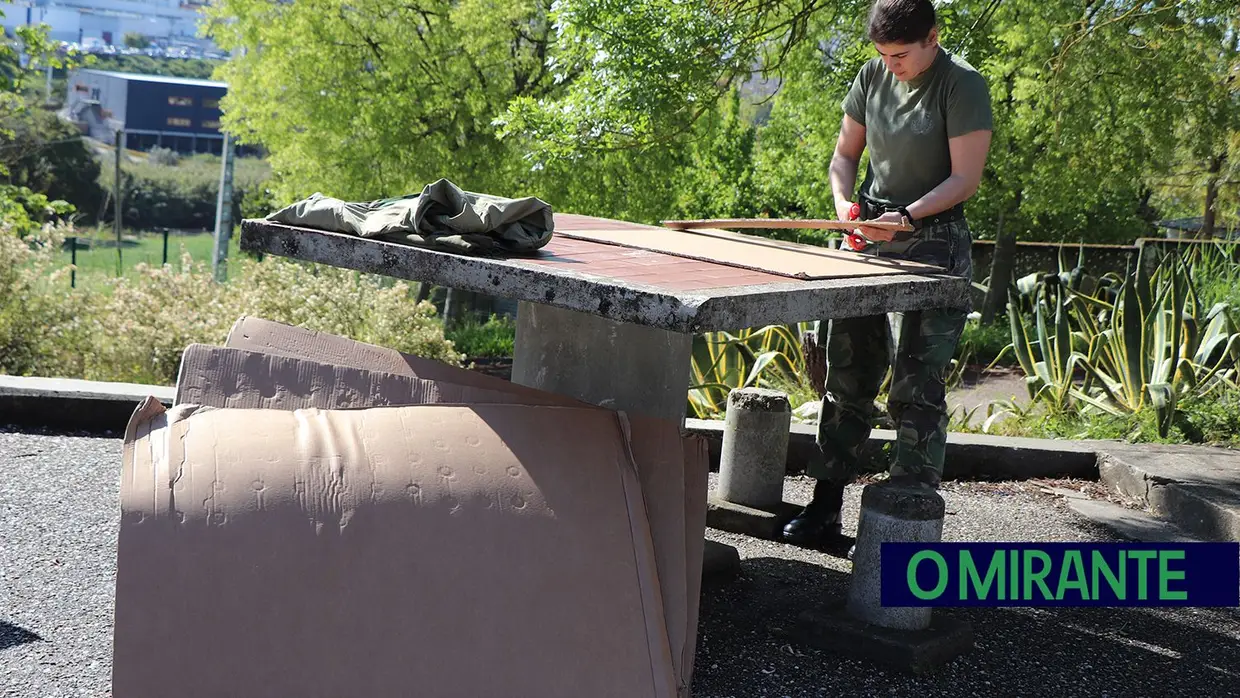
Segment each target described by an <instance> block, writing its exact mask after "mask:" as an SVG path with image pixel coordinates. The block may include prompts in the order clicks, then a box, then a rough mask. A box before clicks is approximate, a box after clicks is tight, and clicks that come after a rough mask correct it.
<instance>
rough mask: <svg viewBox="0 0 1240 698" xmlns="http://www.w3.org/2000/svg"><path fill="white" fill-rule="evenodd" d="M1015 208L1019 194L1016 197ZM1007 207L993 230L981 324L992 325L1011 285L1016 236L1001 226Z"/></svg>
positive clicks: (1014, 264) (1000, 212)
mask: <svg viewBox="0 0 1240 698" xmlns="http://www.w3.org/2000/svg"><path fill="white" fill-rule="evenodd" d="M1016 197H1017V198H1016V201H1017V204H1016V205H1017V207H1019V206H1020V194H1019V192H1018V193H1017V195H1016ZM1007 211H1008V207H1007V206H1004V207H1003V208H1001V209H1000V210H999V223H998V227H997V228H996V230H995V255H994V257H993V258H992V259H991V260H990V288H989V289H987V291H986V302H985V303H984V304H983V305H982V324H983V325H991V324H994V322H995V318H996V317H997V316H998V315H999V311H1000V310H1002V309H1003V307H1004V306H1005V305H1006V304H1007V297H1008V286H1009V285H1010V284H1011V283H1012V270H1013V268H1014V267H1015V266H1016V235H1015V233H1013V232H1011V229H1009V228H1006V227H1005V226H1004V225H1003V220H1004V218H1006V214H1007Z"/></svg>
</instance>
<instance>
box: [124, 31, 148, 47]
mask: <svg viewBox="0 0 1240 698" xmlns="http://www.w3.org/2000/svg"><path fill="white" fill-rule="evenodd" d="M124 42H125V45H126V46H128V47H129V48H137V49H143V48H147V47H149V46H150V45H151V40H150V39H148V38H146V36H144V35H143V34H140V33H139V32H125V38H124Z"/></svg>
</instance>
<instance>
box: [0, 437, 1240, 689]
mask: <svg viewBox="0 0 1240 698" xmlns="http://www.w3.org/2000/svg"><path fill="white" fill-rule="evenodd" d="M120 450H121V442H120V440H119V439H117V438H91V437H80V436H56V435H37V434H31V433H20V432H5V431H3V430H0V473H2V474H0V522H3V524H4V528H3V530H4V533H3V537H2V538H0V579H2V580H3V581H2V583H0V696H6V697H7V696H14V697H17V696H21V697H22V698H26V697H30V698H34V697H38V698H44V697H46V698H55V697H59V696H92V697H102V696H107V695H109V677H110V670H111V628H112V590H113V585H114V579H115V577H114V574H115V554H116V547H115V540H116V539H115V535H116V524H117V511H118V504H117V487H118V484H117V469H118V466H119V462H120ZM810 487H811V483H810V482H809V481H808V480H806V479H804V478H789V480H788V482H787V490H786V492H787V498H788V499H790V500H792V501H798V502H804V501H806V500H807V499H808V497H809V492H810ZM943 494H944V498H945V499H946V500H947V510H948V514H949V516H948V520H947V522H946V528H945V532H944V537H945V538H946V539H949V540H951V539H955V540H966V539H971V540H1047V541H1051V540H1109V539H1111V538H1110V536H1109V534H1108V533H1107V532H1105V531H1104V530H1101V529H1099V528H1097V527H1096V526H1094V525H1093V524H1090V523H1088V522H1085V521H1084V520H1082V519H1079V518H1077V517H1075V516H1074V515H1073V514H1072V513H1071V512H1069V511H1068V510H1067V509H1066V507H1064V506H1063V504H1062V502H1060V501H1059V500H1057V499H1056V498H1054V497H1050V496H1046V495H1044V494H1040V493H1039V490H1038V485H1035V484H1031V483H985V484H983V483H967V484H964V483H948V484H947V485H946V486H945V488H944V490H943ZM859 497H860V487H854V488H852V489H851V490H850V491H849V493H848V499H847V501H846V504H845V507H846V508H845V515H846V519H845V520H846V526H848V527H849V528H850V531H849V532H850V533H851V532H853V531H852V530H851V528H852V526H853V525H854V524H855V521H856V515H857V504H858V500H859ZM65 512H72V515H66V514H65ZM708 535H709V537H711V538H713V539H715V540H718V541H722V542H725V543H729V544H731V545H735V546H736V547H737V548H738V549H739V550H740V553H741V557H742V571H741V574H740V575H739V576H738V577H737V578H735V579H732V580H728V581H717V582H712V583H709V584H708V585H707V586H706V588H705V590H704V593H703V599H702V621H701V625H700V630H699V645H698V655H697V660H696V666H697V670H696V673H695V686H694V696H695V698H726V697H733V696H735V697H737V698H748V697H750V696H753V697H758V696H774V697H778V696H835V695H883V696H886V695H919V696H926V695H940V694H941V695H953V696H969V695H1023V696H1031V695H1047V696H1068V695H1088V696H1136V695H1160V696H1165V695H1187V696H1222V695H1232V694H1234V693H1240V611H1237V609H1225V610H1219V609H1174V610H1166V611H1160V610H1154V609H1131V610H1130V609H1101V610H1089V609H1065V610H1053V609H1046V610H1031V609H1011V610H1000V609H979V610H975V611H953V613H955V614H957V615H959V616H961V617H964V618H966V619H968V620H969V621H970V622H971V623H972V625H973V628H974V633H975V636H976V647H975V649H974V650H973V652H972V653H970V654H968V655H965V656H964V657H962V658H960V659H958V660H956V661H955V662H954V663H953V664H950V665H948V666H947V667H944V668H943V669H941V670H940V671H939V672H938V673H936V674H934V675H932V676H930V677H926V678H920V679H918V678H912V677H908V676H903V675H899V674H893V673H888V672H885V671H881V670H878V669H876V668H874V667H873V666H872V665H869V664H865V663H860V662H854V661H850V660H845V659H841V658H839V657H837V656H834V655H831V654H827V653H823V652H818V651H816V650H813V649H811V648H806V647H801V646H798V645H796V644H795V643H794V642H793V641H791V640H790V638H788V637H787V635H786V633H787V631H788V630H789V629H790V628H791V627H792V622H793V620H794V619H795V618H796V616H797V613H798V612H799V611H800V610H801V609H802V608H804V607H806V606H808V605H810V604H812V603H815V602H817V601H820V600H822V599H824V598H827V597H829V596H837V595H842V594H843V593H844V592H845V589H846V584H847V576H846V573H847V570H848V567H849V563H848V562H847V561H844V560H839V559H836V558H832V557H828V556H826V555H822V554H818V553H814V552H808V551H804V550H800V549H797V548H792V547H789V546H784V545H780V544H776V543H771V542H766V541H759V540H756V539H752V538H747V537H743V536H735V535H731V534H727V533H723V532H719V531H713V530H712V531H709V532H708ZM1172 672H1174V678H1172V676H1171V673H1172Z"/></svg>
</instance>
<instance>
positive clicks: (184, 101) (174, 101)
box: [168, 97, 194, 107]
mask: <svg viewBox="0 0 1240 698" xmlns="http://www.w3.org/2000/svg"><path fill="white" fill-rule="evenodd" d="M168 106H172V107H192V106H194V98H193V97H169V98H168Z"/></svg>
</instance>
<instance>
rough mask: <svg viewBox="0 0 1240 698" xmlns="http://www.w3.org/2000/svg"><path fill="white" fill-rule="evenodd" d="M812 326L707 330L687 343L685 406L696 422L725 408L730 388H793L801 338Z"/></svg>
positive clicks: (801, 372)
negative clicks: (689, 372)
mask: <svg viewBox="0 0 1240 698" xmlns="http://www.w3.org/2000/svg"><path fill="white" fill-rule="evenodd" d="M814 324H815V323H799V324H797V325H768V326H766V327H762V328H759V329H745V330H741V331H739V332H735V333H732V332H709V333H706V334H703V335H698V336H696V337H695V338H694V341H693V362H692V377H691V380H692V384H691V385H690V387H689V407H690V409H691V410H692V411H693V413H694V414H696V415H697V417H698V418H699V419H704V418H707V417H709V416H711V415H714V414H718V413H720V412H723V411H724V410H726V409H727V402H728V393H729V392H731V391H732V390H733V389H735V388H748V387H754V386H758V387H781V388H787V387H789V386H796V385H799V384H800V383H801V382H802V380H803V376H805V375H806V365H805V353H804V350H803V346H804V345H803V341H804V335H805V333H807V332H810V331H813V329H814Z"/></svg>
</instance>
